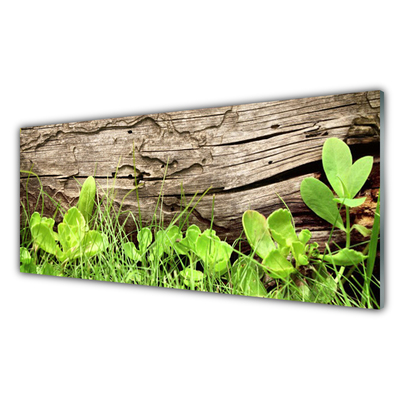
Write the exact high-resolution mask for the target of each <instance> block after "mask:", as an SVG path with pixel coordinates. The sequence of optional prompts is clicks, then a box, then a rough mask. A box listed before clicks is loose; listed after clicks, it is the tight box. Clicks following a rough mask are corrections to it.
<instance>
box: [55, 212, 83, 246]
mask: <svg viewBox="0 0 400 400" xmlns="http://www.w3.org/2000/svg"><path fill="white" fill-rule="evenodd" d="M85 230H86V222H85V218H84V217H83V215H82V213H81V212H80V211H79V210H78V209H77V208H76V207H72V208H70V209H69V210H68V211H67V213H66V214H65V216H64V220H63V222H61V223H60V224H59V225H58V236H59V240H60V243H61V245H62V248H63V250H64V252H65V253H67V252H70V253H71V252H73V251H74V250H75V249H77V248H79V246H80V245H81V243H82V240H83V238H84V236H85Z"/></svg>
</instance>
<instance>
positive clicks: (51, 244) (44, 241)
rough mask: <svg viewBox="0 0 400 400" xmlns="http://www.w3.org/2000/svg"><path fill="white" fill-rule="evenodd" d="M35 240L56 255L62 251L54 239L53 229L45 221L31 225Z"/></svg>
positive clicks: (41, 246) (42, 247) (48, 251)
mask: <svg viewBox="0 0 400 400" xmlns="http://www.w3.org/2000/svg"><path fill="white" fill-rule="evenodd" d="M30 229H31V234H32V237H33V240H34V242H35V243H36V244H37V245H38V246H39V247H40V248H41V249H42V250H44V251H45V252H47V253H50V254H53V255H56V254H57V253H58V252H60V248H59V247H58V246H57V244H56V241H55V239H54V235H53V233H54V232H53V231H52V230H51V229H50V228H49V226H48V225H47V224H46V223H45V222H39V223H36V224H34V225H33V226H31V227H30Z"/></svg>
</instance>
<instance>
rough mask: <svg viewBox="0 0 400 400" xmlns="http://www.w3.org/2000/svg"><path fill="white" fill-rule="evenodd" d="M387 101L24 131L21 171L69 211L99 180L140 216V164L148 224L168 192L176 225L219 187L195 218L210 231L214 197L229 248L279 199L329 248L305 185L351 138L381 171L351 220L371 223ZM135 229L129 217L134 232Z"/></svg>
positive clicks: (304, 102)
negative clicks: (87, 183)
mask: <svg viewBox="0 0 400 400" xmlns="http://www.w3.org/2000/svg"><path fill="white" fill-rule="evenodd" d="M380 95H381V93H380V92H379V91H370V92H360V93H352V94H343V95H332V96H321V97H312V98H303V99H294V100H285V101H271V102H265V103H255V104H245V105H236V106H230V107H218V108H208V109H200V110H187V111H180V112H170V113H160V114H151V115H144V116H133V117H126V118H110V119H103V120H95V121H87V122H75V123H64V124H55V125H45V126H38V127H32V128H23V129H21V133H20V166H21V170H24V171H27V170H31V171H32V172H34V173H35V174H37V175H38V176H39V177H40V181H41V183H42V185H43V190H44V191H45V192H46V193H48V194H49V195H50V196H52V197H53V198H54V199H56V200H57V201H58V202H60V204H61V206H62V207H66V208H68V207H70V206H72V205H74V204H76V202H77V200H78V196H79V185H78V183H77V181H78V182H80V183H82V182H83V181H84V180H85V179H86V177H88V176H90V175H94V176H95V177H96V182H97V184H98V189H99V190H98V192H99V195H100V196H104V195H105V193H107V192H109V191H110V189H111V188H114V189H113V190H114V201H115V206H116V207H117V208H119V207H121V210H123V211H128V210H129V211H132V213H133V215H136V216H137V215H138V206H137V200H136V192H135V191H131V190H132V189H133V188H134V187H135V186H134V185H135V179H134V176H135V172H134V159H135V166H136V178H137V182H138V184H139V189H138V192H139V197H140V209H141V215H142V218H143V220H145V221H149V220H150V219H151V217H152V215H153V212H154V209H155V207H156V204H157V201H158V198H159V195H160V193H161V191H162V194H163V197H162V198H161V199H160V203H159V204H160V208H161V209H162V215H163V218H164V220H165V222H168V221H169V220H170V219H171V218H172V216H173V215H175V214H176V213H177V212H179V209H180V206H181V193H182V188H183V190H184V193H185V196H186V200H187V201H189V200H190V198H191V197H192V196H193V195H194V194H195V193H200V194H201V193H203V192H204V191H206V190H207V189H209V188H210V187H211V190H210V191H209V192H208V193H207V195H206V196H205V197H204V198H203V199H202V201H201V202H200V203H199V204H198V205H197V207H196V210H195V211H194V213H193V214H192V216H191V219H190V222H193V223H196V224H198V225H199V226H200V227H201V228H203V229H204V228H206V227H209V224H210V221H211V217H212V204H213V197H214V196H215V198H214V223H213V224H214V225H213V226H214V229H216V230H217V232H218V233H219V234H220V235H221V236H223V237H227V238H228V240H230V241H232V240H234V239H235V238H237V237H238V236H239V235H240V233H241V230H242V226H241V216H242V214H243V212H244V211H245V210H247V209H255V210H258V211H260V212H261V213H263V214H264V215H269V214H270V213H271V212H272V211H274V210H275V209H277V208H280V207H282V206H283V204H282V202H281V200H280V198H279V196H280V197H281V198H282V199H283V200H284V201H285V202H286V204H287V205H288V206H289V208H290V209H291V211H292V213H293V215H294V219H295V222H296V227H298V228H309V229H310V230H311V231H312V232H313V237H314V239H315V240H317V241H318V242H324V241H325V240H326V239H327V238H328V235H329V231H330V227H329V225H328V224H326V223H324V222H323V221H322V220H321V219H319V218H318V217H316V216H315V215H314V214H313V213H312V212H310V211H309V210H308V208H307V207H306V206H305V205H304V204H303V202H302V200H301V197H300V190H299V188H300V184H301V181H302V180H303V179H304V178H305V177H306V176H317V177H319V176H321V173H322V164H321V150H322V145H323V143H324V141H325V140H326V139H327V138H329V137H333V136H335V137H338V138H340V139H343V140H345V141H346V142H347V143H348V144H349V145H350V146H351V147H352V151H353V153H354V154H355V155H356V157H360V156H363V155H366V154H369V155H373V156H374V157H375V166H374V173H373V174H372V176H371V178H370V179H369V181H368V182H367V184H366V185H365V187H364V188H363V192H364V194H365V195H367V197H368V201H367V203H366V206H364V207H363V208H361V209H358V210H354V214H353V219H356V220H357V221H358V222H361V223H363V224H365V225H367V226H368V225H370V224H371V219H370V218H368V216H370V215H371V213H372V215H373V209H374V206H375V204H376V193H377V188H379V185H380V183H379V162H380V159H379V155H380ZM164 175H165V179H163V178H164ZM27 176H28V175H27V174H26V173H21V179H20V184H21V203H22V204H26V193H28V198H29V204H30V210H32V209H33V207H34V205H35V203H36V202H37V199H38V197H39V184H38V180H37V179H36V178H34V177H33V176H31V177H30V178H29V184H28V185H27ZM115 176H116V177H117V178H116V179H113V178H114V177H115ZM322 179H323V175H322ZM130 191H131V193H129V192H130ZM44 202H45V204H44V211H45V214H46V215H48V216H51V215H53V213H54V210H55V206H54V204H53V203H52V202H51V201H50V199H49V198H48V197H45V198H44ZM40 204H41V203H40ZM23 219H24V212H23V207H22V206H21V221H23ZM132 229H134V224H133V220H132V219H130V222H128V224H127V230H128V231H129V230H132ZM335 238H336V239H337V240H340V235H339V236H337V235H336V236H335Z"/></svg>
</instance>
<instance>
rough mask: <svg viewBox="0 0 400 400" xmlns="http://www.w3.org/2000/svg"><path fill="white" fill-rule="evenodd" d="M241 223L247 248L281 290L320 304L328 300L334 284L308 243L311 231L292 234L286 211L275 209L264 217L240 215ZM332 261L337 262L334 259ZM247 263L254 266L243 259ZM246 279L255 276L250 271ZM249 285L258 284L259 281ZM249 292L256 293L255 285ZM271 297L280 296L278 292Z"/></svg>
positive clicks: (315, 246) (314, 247)
mask: <svg viewBox="0 0 400 400" xmlns="http://www.w3.org/2000/svg"><path fill="white" fill-rule="evenodd" d="M242 222H243V228H244V232H245V234H246V237H247V240H248V242H249V244H250V246H251V247H252V249H253V251H254V252H255V253H256V254H257V255H258V256H259V257H260V258H261V260H262V262H261V266H262V268H264V270H265V272H266V273H267V274H268V275H269V276H270V277H271V278H274V279H275V280H282V281H283V282H284V283H283V287H284V288H285V289H286V290H289V291H290V292H291V297H294V298H296V299H298V300H302V301H311V302H314V301H317V300H318V302H323V303H327V302H330V301H331V300H332V298H333V297H334V296H335V294H336V290H337V282H336V281H335V280H334V279H333V277H332V276H331V275H330V274H329V273H328V271H327V269H326V266H325V263H324V262H323V261H325V260H324V259H323V257H322V256H321V255H320V252H319V251H318V244H317V243H309V241H310V239H311V237H312V235H311V232H310V231H309V230H308V229H304V230H301V231H300V232H299V233H298V234H296V231H295V227H294V224H293V218H292V215H291V213H290V211H289V210H286V209H278V210H276V211H274V212H273V213H272V214H271V215H270V216H269V217H268V218H266V217H264V216H263V215H262V214H260V213H259V212H257V211H253V210H248V211H246V212H245V213H244V214H243V218H242ZM335 261H340V260H338V259H337V257H336V259H335ZM251 263H253V265H254V261H252V259H250V261H249V259H247V264H250V265H251ZM242 264H243V261H242ZM244 264H246V259H244ZM249 271H250V269H249ZM253 271H254V268H253ZM303 273H305V274H306V275H307V276H305V275H304V274H303ZM250 276H251V277H252V279H253V282H254V279H255V273H254V272H252V273H251V275H250ZM253 285H259V280H258V281H257V283H253ZM247 291H248V292H249V291H250V289H249V288H248V289H247ZM253 291H259V289H258V288H257V286H254V288H253ZM275 294H276V295H277V296H281V293H280V292H279V290H277V291H276V292H275Z"/></svg>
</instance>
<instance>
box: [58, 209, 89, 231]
mask: <svg viewBox="0 0 400 400" xmlns="http://www.w3.org/2000/svg"><path fill="white" fill-rule="evenodd" d="M63 222H64V224H66V225H68V226H70V227H76V228H78V229H79V230H80V231H82V232H84V231H85V230H86V221H85V218H84V217H83V215H82V213H81V212H80V211H79V210H78V209H77V208H76V207H71V208H70V209H69V210H68V211H67V213H66V214H65V215H64V219H63Z"/></svg>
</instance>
